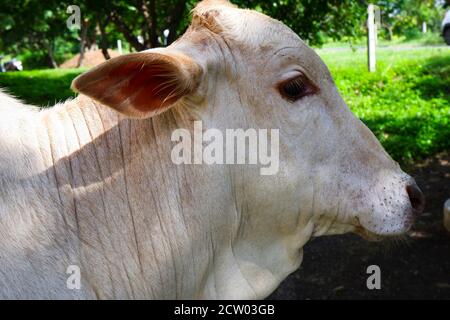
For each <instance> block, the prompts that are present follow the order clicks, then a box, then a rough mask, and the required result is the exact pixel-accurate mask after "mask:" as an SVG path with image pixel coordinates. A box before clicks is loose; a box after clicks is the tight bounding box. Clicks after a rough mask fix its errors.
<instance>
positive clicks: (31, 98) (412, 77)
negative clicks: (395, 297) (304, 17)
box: [0, 48, 450, 164]
mask: <svg viewBox="0 0 450 320" xmlns="http://www.w3.org/2000/svg"><path fill="white" fill-rule="evenodd" d="M318 52H319V54H320V55H321V56H322V58H323V59H324V60H325V62H326V63H327V65H328V66H329V67H330V70H331V72H332V74H333V76H334V78H335V80H336V84H337V86H338V88H339V90H340V91H341V94H342V96H343V97H344V100H346V102H347V104H348V105H349V106H350V108H351V109H352V111H353V112H355V114H356V115H357V116H358V117H360V118H361V119H362V121H364V122H365V123H366V124H367V125H368V126H369V128H370V129H371V130H372V131H373V132H374V133H375V135H376V136H377V137H378V138H379V139H380V141H381V142H382V144H383V145H384V146H385V148H386V149H387V151H388V152H389V153H390V154H391V155H392V156H393V157H394V158H395V159H396V160H397V161H399V162H400V163H401V164H409V163H411V162H412V161H414V160H417V159H420V158H423V157H426V156H429V155H432V154H434V153H436V152H439V151H442V150H446V149H450V50H449V49H437V48H434V49H430V48H427V49H414V50H398V49H397V50H391V49H381V50H379V51H378V61H379V63H378V71H377V72H376V73H368V72H367V67H366V54H365V52H363V51H356V52H353V51H351V50H345V49H339V50H330V49H327V50H318ZM81 72H82V71H80V70H39V71H24V72H15V73H12V72H11V73H0V87H6V88H7V90H8V92H10V93H12V94H14V95H15V96H17V97H19V98H21V99H22V100H24V101H26V102H27V103H30V104H35V105H39V106H44V107H45V106H49V105H53V104H54V103H55V102H59V101H63V100H65V99H66V98H68V97H71V96H73V95H74V94H73V92H72V91H71V90H70V88H69V87H70V83H71V81H72V79H73V78H74V77H75V76H77V75H78V74H79V73H81Z"/></svg>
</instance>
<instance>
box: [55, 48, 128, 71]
mask: <svg viewBox="0 0 450 320" xmlns="http://www.w3.org/2000/svg"><path fill="white" fill-rule="evenodd" d="M108 53H109V55H110V57H111V58H114V57H117V56H119V53H118V52H117V51H114V50H108ZM79 59H80V54H77V55H75V56H73V57H72V58H70V59H69V60H66V61H65V62H64V63H62V64H61V65H60V66H59V67H60V68H62V69H71V68H76V67H77V64H78V60H79ZM102 62H105V57H104V56H103V53H102V51H101V50H92V51H86V52H85V53H84V59H83V64H82V67H84V68H92V67H95V66H96V65H99V64H100V63H102Z"/></svg>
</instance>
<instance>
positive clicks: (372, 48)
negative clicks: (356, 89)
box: [367, 4, 377, 72]
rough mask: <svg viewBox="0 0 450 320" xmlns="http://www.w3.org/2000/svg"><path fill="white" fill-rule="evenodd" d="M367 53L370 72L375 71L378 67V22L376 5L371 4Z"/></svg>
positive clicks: (369, 8) (368, 19)
mask: <svg viewBox="0 0 450 320" xmlns="http://www.w3.org/2000/svg"><path fill="white" fill-rule="evenodd" d="M367 13H368V17H367V29H368V35H367V55H368V60H369V72H375V71H376V68H377V59H376V41H377V40H376V28H377V26H376V23H375V6H374V5H373V4H369V7H368V9H367Z"/></svg>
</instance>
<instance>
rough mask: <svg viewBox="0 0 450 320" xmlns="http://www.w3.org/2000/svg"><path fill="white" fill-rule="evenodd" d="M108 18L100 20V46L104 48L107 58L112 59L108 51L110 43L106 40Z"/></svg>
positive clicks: (103, 51)
mask: <svg viewBox="0 0 450 320" xmlns="http://www.w3.org/2000/svg"><path fill="white" fill-rule="evenodd" d="M108 20H109V19H106V21H104V22H102V21H101V19H99V21H98V28H99V29H100V47H101V48H102V53H103V56H104V57H105V60H109V59H111V56H110V55H109V53H108V43H107V41H106V31H105V27H106V25H107V24H108Z"/></svg>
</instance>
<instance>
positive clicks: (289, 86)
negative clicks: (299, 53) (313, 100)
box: [278, 75, 316, 102]
mask: <svg viewBox="0 0 450 320" xmlns="http://www.w3.org/2000/svg"><path fill="white" fill-rule="evenodd" d="M278 89H279V91H280V94H281V95H282V96H283V97H284V98H286V99H288V100H289V101H292V102H295V101H297V100H300V99H301V98H303V97H306V96H308V95H311V94H314V93H315V92H316V88H315V87H314V86H313V85H312V84H311V83H310V82H309V81H308V80H307V79H306V78H305V77H304V76H303V75H300V76H297V77H295V78H293V79H289V80H287V81H284V82H283V83H281V84H280V85H279V88H278Z"/></svg>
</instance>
